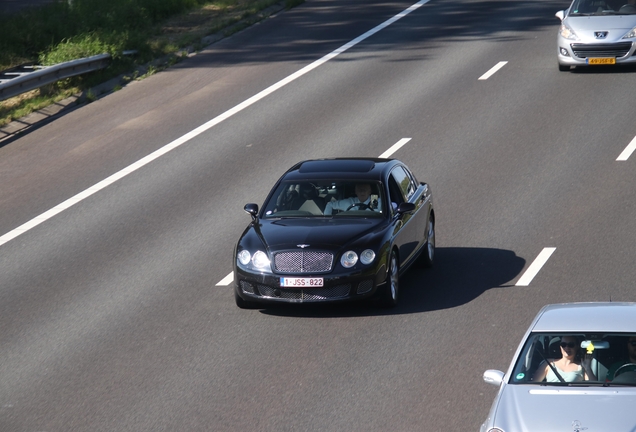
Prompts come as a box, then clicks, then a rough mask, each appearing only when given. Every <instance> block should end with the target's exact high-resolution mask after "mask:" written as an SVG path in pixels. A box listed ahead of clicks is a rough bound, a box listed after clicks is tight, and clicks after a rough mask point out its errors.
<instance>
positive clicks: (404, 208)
mask: <svg viewBox="0 0 636 432" xmlns="http://www.w3.org/2000/svg"><path fill="white" fill-rule="evenodd" d="M413 210H415V204H413V203H410V202H403V203H402V204H400V206H399V207H398V209H397V212H398V213H399V214H404V213H408V212H412V211H413Z"/></svg>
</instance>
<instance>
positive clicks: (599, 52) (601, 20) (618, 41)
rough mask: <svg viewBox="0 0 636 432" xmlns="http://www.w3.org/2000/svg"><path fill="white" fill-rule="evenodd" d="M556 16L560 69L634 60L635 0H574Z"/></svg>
mask: <svg viewBox="0 0 636 432" xmlns="http://www.w3.org/2000/svg"><path fill="white" fill-rule="evenodd" d="M556 16H557V17H558V18H559V19H560V20H561V27H560V28H559V33H558V36H557V50H558V52H557V60H558V62H559V70H560V71H567V70H570V66H593V65H617V64H629V63H636V0H574V1H573V2H572V4H571V5H570V7H569V8H568V9H566V10H562V11H559V12H557V13H556Z"/></svg>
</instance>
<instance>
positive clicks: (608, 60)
mask: <svg viewBox="0 0 636 432" xmlns="http://www.w3.org/2000/svg"><path fill="white" fill-rule="evenodd" d="M587 64H591V65H613V64H616V57H593V58H588V59H587Z"/></svg>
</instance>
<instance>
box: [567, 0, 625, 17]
mask: <svg viewBox="0 0 636 432" xmlns="http://www.w3.org/2000/svg"><path fill="white" fill-rule="evenodd" d="M632 14H636V1H634V0H576V1H574V2H573V3H572V7H571V9H570V14H569V15H570V16H576V15H586V16H590V15H632Z"/></svg>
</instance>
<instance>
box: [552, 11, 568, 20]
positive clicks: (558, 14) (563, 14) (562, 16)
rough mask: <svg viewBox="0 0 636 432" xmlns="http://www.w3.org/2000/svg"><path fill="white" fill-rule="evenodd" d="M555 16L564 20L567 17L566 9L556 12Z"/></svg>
mask: <svg viewBox="0 0 636 432" xmlns="http://www.w3.org/2000/svg"><path fill="white" fill-rule="evenodd" d="M554 16H555V17H557V18H558V19H560V20H561V21H563V18H564V17H565V11H562V10H560V11H558V12H557V13H555V14H554Z"/></svg>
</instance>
